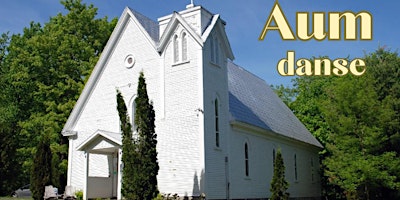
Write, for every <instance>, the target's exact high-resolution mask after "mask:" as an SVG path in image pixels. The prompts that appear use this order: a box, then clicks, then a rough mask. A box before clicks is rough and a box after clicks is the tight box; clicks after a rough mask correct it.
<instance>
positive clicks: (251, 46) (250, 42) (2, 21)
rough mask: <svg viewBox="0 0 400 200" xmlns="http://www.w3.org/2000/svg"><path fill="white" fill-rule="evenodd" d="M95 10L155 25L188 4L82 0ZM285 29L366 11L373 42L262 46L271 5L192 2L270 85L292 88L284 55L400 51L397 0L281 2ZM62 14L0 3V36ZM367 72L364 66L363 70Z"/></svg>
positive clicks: (37, 2)
mask: <svg viewBox="0 0 400 200" xmlns="http://www.w3.org/2000/svg"><path fill="white" fill-rule="evenodd" d="M83 2H84V3H86V4H93V5H94V6H95V7H97V8H98V17H104V16H107V17H108V18H109V19H112V18H119V17H120V15H121V14H122V12H123V10H124V8H125V7H126V6H129V7H130V8H131V9H133V10H136V11H137V12H140V13H142V14H144V15H146V16H148V17H149V18H151V19H153V20H157V18H159V17H162V16H165V15H169V14H171V13H172V12H173V11H181V10H184V9H185V7H186V5H187V4H189V3H190V0H83ZM278 2H279V5H280V6H281V8H282V11H283V13H284V15H285V16H286V18H287V20H288V21H289V25H290V27H291V29H292V30H293V32H294V34H296V32H295V31H296V21H295V20H296V12H308V13H310V15H311V14H312V13H313V12H324V13H326V17H327V16H328V12H345V11H351V12H353V13H358V12H361V11H368V12H369V13H371V15H372V17H373V30H372V34H373V39H372V40H367V41H360V40H355V41H345V40H340V41H328V40H323V41H315V40H309V41H300V40H296V41H287V40H282V38H281V37H280V35H279V33H278V31H269V32H268V33H267V35H266V37H265V39H264V40H263V41H259V40H258V38H259V36H260V34H261V31H262V29H263V27H264V25H265V23H266V20H267V19H268V16H269V14H270V12H271V10H272V8H273V5H274V3H275V0H249V1H245V0H229V1H228V0H227V1H222V0H194V4H195V5H201V6H203V7H204V8H206V9H207V10H209V11H210V12H212V13H214V14H220V16H221V18H222V19H223V20H224V21H226V33H227V35H228V39H229V42H230V45H231V48H232V51H233V53H234V56H235V59H234V60H233V62H234V63H236V64H238V65H240V66H242V67H243V68H245V69H247V70H248V71H250V72H252V73H254V74H255V75H257V76H259V77H261V78H262V79H264V80H265V81H266V82H267V83H268V84H273V85H279V84H283V85H285V86H290V85H291V80H292V79H293V78H294V77H293V76H286V77H283V76H281V75H279V73H278V71H277V64H278V62H279V60H281V59H283V58H286V55H287V52H288V51H294V52H295V61H297V60H298V59H300V58H307V59H310V58H313V57H319V56H328V57H329V58H330V59H331V60H335V59H338V58H346V59H348V60H349V61H351V60H353V59H354V58H360V57H363V56H365V55H366V54H369V53H372V52H374V51H375V50H376V49H378V48H379V47H384V48H386V49H388V50H391V51H397V50H398V49H399V48H400V20H399V16H398V14H397V13H398V9H399V8H400V1H398V0H383V1H376V0H352V1H348V0H296V1H294V0H279V1H278ZM60 12H61V13H64V14H65V13H66V11H65V10H64V7H63V5H62V4H60V2H59V1H57V0H34V1H33V0H29V1H28V0H12V1H1V7H0V33H5V32H10V33H11V34H13V33H15V34H17V33H21V32H22V30H23V28H24V27H28V26H29V24H30V22H31V21H34V22H39V23H41V24H42V25H43V24H45V23H47V22H48V21H49V19H50V17H52V16H55V15H57V14H58V13H60ZM367 70H368V66H367Z"/></svg>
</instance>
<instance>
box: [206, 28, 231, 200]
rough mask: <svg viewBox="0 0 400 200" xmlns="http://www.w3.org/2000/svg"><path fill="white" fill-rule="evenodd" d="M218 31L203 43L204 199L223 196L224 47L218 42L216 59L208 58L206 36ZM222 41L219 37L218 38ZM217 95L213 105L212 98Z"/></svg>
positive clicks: (226, 112) (225, 143)
mask: <svg viewBox="0 0 400 200" xmlns="http://www.w3.org/2000/svg"><path fill="white" fill-rule="evenodd" d="M217 37H218V34H217V33H216V32H213V33H212V35H210V36H209V38H208V39H207V41H206V43H205V46H204V52H203V56H204V68H203V71H204V78H203V79H204V89H203V90H204V97H203V98H204V146H205V167H206V171H205V178H206V185H207V187H206V197H207V199H225V198H226V197H227V193H226V191H227V172H228V171H227V169H228V168H227V167H228V166H227V164H228V163H226V162H225V161H226V160H225V159H226V158H225V157H226V156H227V155H228V151H227V150H228V145H229V141H228V139H227V136H228V135H227V134H228V129H229V127H228V124H229V97H228V77H227V68H226V61H227V58H226V56H225V55H224V51H223V49H222V48H221V46H220V44H219V43H218V44H215V40H214V44H213V45H218V46H219V47H218V51H219V53H218V56H216V55H215V52H214V56H215V57H214V58H215V59H216V58H217V57H218V60H217V61H211V60H212V59H211V54H212V52H211V51H212V50H211V44H210V40H211V39H213V38H217ZM218 41H222V40H218ZM216 99H217V105H215V100H216ZM215 106H217V108H218V122H219V125H218V129H219V130H218V132H219V146H217V144H216V119H215V118H216V116H215V115H216V114H215Z"/></svg>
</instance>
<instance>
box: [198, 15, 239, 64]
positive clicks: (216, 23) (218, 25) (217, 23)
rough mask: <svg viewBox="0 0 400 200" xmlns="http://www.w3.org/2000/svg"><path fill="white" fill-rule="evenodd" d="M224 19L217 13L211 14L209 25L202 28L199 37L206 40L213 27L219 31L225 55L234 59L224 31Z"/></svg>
mask: <svg viewBox="0 0 400 200" xmlns="http://www.w3.org/2000/svg"><path fill="white" fill-rule="evenodd" d="M225 24H226V23H225V21H224V20H222V19H221V17H220V16H219V14H216V15H214V16H213V18H212V19H211V22H210V25H208V26H207V28H206V29H205V30H204V32H203V34H202V36H201V38H202V39H203V42H206V40H207V38H208V37H209V36H210V34H211V32H212V31H213V30H215V29H217V30H218V31H217V33H220V36H221V37H220V38H222V43H221V44H222V46H223V47H224V49H226V50H227V57H228V58H229V59H231V60H233V59H235V56H234V55H233V52H232V48H231V45H230V43H229V40H228V37H227V34H226V32H225V28H224V27H223V26H224V25H225Z"/></svg>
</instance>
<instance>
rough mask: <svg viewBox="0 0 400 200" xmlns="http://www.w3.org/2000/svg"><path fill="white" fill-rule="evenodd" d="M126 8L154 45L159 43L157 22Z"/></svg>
mask: <svg viewBox="0 0 400 200" xmlns="http://www.w3.org/2000/svg"><path fill="white" fill-rule="evenodd" d="M127 8H128V9H129V10H130V11H131V13H132V14H133V15H134V17H135V18H136V19H137V21H139V23H140V25H141V26H142V27H143V28H144V30H145V31H146V32H147V34H148V35H149V36H150V37H151V38H152V39H153V41H154V42H155V43H157V42H158V41H159V35H160V33H159V31H160V30H159V25H158V22H157V21H155V20H153V19H151V18H149V17H147V16H146V15H144V14H142V13H140V12H138V11H136V10H134V9H132V8H130V7H128V6H127Z"/></svg>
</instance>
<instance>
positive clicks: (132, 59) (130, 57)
mask: <svg viewBox="0 0 400 200" xmlns="http://www.w3.org/2000/svg"><path fill="white" fill-rule="evenodd" d="M133 65H135V57H133V55H132V54H130V55H128V56H126V58H125V67H126V68H131V67H133Z"/></svg>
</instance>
